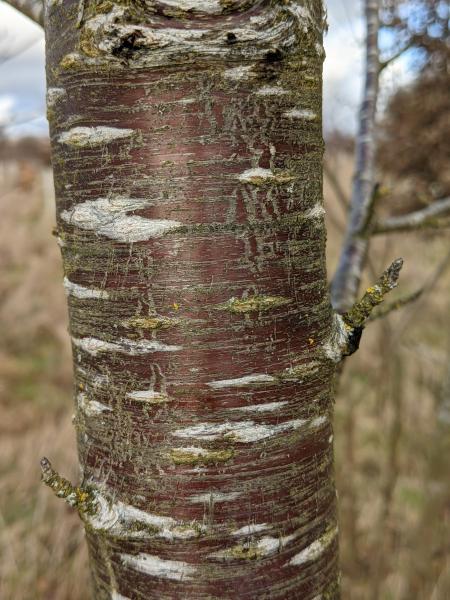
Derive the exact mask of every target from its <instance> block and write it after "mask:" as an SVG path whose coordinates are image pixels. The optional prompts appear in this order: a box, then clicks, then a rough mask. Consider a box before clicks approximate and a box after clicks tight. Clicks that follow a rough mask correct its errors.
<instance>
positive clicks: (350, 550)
mask: <svg viewBox="0 0 450 600" xmlns="http://www.w3.org/2000/svg"><path fill="white" fill-rule="evenodd" d="M336 160H337V161H338V164H337V169H338V172H339V176H340V179H341V181H342V183H343V186H344V187H345V188H348V185H349V182H350V178H351V161H350V159H349V158H348V157H345V156H342V155H339V156H337V157H335V158H334V161H336ZM334 166H335V167H336V165H334ZM2 169H3V168H2ZM11 169H12V172H9V173H6V174H5V173H4V169H3V170H0V190H1V192H0V194H1V195H0V202H1V209H2V219H1V221H0V272H1V279H0V321H1V328H0V433H1V437H0V443H1V448H0V472H1V489H2V495H1V500H0V545H1V553H2V560H1V561H0V598H2V599H5V600H16V599H17V600H41V599H42V600H52V599H55V600H86V598H88V597H89V581H88V567H87V558H86V551H85V547H84V541H83V537H84V536H83V532H82V528H81V526H80V523H79V520H78V518H77V516H76V515H75V514H74V513H73V512H72V511H71V510H70V509H68V508H66V507H65V505H64V504H63V503H62V502H60V501H58V500H57V499H55V498H53V497H52V496H51V494H49V492H48V490H46V489H43V488H42V486H41V484H40V480H39V479H40V477H39V467H38V461H39V458H40V457H41V456H42V455H45V454H48V455H49V456H50V457H51V459H52V461H53V462H54V463H55V464H56V465H57V466H58V468H59V469H60V470H61V472H63V473H64V474H67V476H69V477H71V478H72V479H73V480H75V479H76V478H77V466H76V449H75V440H74V431H73V428H72V425H71V413H72V409H71V404H72V401H71V360H70V349H69V343H68V336H67V332H66V328H67V322H66V308H65V298H64V294H63V290H62V285H61V279H62V275H61V266H60V257H59V251H58V248H57V245H56V243H55V240H54V238H53V237H52V236H51V235H50V234H51V230H52V227H53V220H54V216H53V198H52V191H51V186H50V183H49V174H48V173H47V174H46V175H45V177H44V179H42V177H41V174H40V173H39V172H35V174H34V177H33V179H32V181H31V184H30V183H29V182H28V183H27V185H23V177H22V180H21V179H20V177H18V174H17V173H15V172H14V168H13V167H11ZM20 181H22V184H21V185H20V186H17V182H19V183H20ZM326 198H327V210H328V214H329V220H330V223H329V231H330V234H329V244H328V254H329V263H330V272H332V270H333V267H334V265H335V263H336V260H337V253H338V248H339V241H340V236H341V232H340V231H339V224H341V225H342V224H343V223H344V218H345V215H344V212H343V211H342V209H341V208H340V207H339V206H338V204H337V202H336V200H335V198H334V197H333V194H332V192H331V191H330V189H328V187H326ZM447 251H448V242H447V241H446V240H445V238H444V237H442V235H437V234H433V235H427V234H423V233H422V234H420V235H417V236H406V235H403V236H400V237H398V238H397V239H395V240H387V239H386V238H379V239H377V240H376V242H375V243H374V245H373V252H372V254H371V256H372V259H371V260H372V264H373V270H374V271H375V272H376V273H380V272H381V271H382V270H383V269H384V267H385V266H386V265H387V264H388V263H389V262H390V261H391V260H392V259H393V258H396V257H397V256H403V257H404V258H405V260H406V266H405V269H404V273H403V277H402V293H404V292H408V291H412V290H414V289H416V287H420V286H421V285H422V284H423V282H424V281H426V280H427V278H428V277H429V276H430V273H431V272H432V270H433V269H434V268H435V267H436V266H437V265H438V263H439V261H440V260H442V258H443V256H444V255H445V253H446V252H447ZM449 284H450V269H449V270H448V271H447V273H446V275H445V276H444V277H442V278H441V279H440V281H439V282H438V284H437V285H436V286H435V288H434V290H433V291H432V292H431V293H430V294H429V295H427V296H426V297H425V298H424V299H423V300H422V301H421V302H420V303H419V304H417V305H416V306H413V307H411V308H408V309H405V310H404V311H402V313H400V314H397V315H394V316H392V317H390V318H389V319H388V320H385V321H383V322H381V323H374V324H372V325H371V327H370V329H369V330H368V331H367V332H366V334H365V336H364V339H363V342H362V347H361V350H360V352H359V353H358V354H357V355H356V356H355V357H352V359H351V360H349V362H348V365H346V369H345V373H344V377H343V380H342V382H341V388H340V393H339V397H338V399H337V403H336V435H335V440H336V450H337V480H338V487H339V498H340V511H341V534H342V542H341V558H342V568H343V598H345V599H346V600H366V599H368V600H371V599H373V600H378V599H379V600H385V599H386V600H413V599H420V600H421V599H430V600H443V599H446V598H449V597H450V582H449V577H448V572H449V569H448V567H449V556H450V552H449V542H448V540H449V539H450V488H449V481H448V467H447V466H446V462H447V461H446V458H447V457H448V455H449V450H450V443H449V436H450V428H449V427H448V426H447V427H445V426H444V425H443V424H439V422H438V420H437V413H438V408H439V404H440V402H441V397H442V385H441V384H442V380H443V377H444V375H445V373H446V372H447V371H448V369H449V363H450V361H449V350H450V335H449V327H448V314H449V303H450V302H449V298H450V294H449V287H450V285H449Z"/></svg>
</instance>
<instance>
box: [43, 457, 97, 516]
mask: <svg viewBox="0 0 450 600" xmlns="http://www.w3.org/2000/svg"><path fill="white" fill-rule="evenodd" d="M41 471H42V481H43V482H44V483H45V485H48V487H49V488H51V489H52V490H53V491H54V493H55V494H56V496H58V498H63V499H64V500H65V501H66V502H67V503H68V504H70V506H73V507H74V508H77V509H78V511H79V512H81V513H88V514H94V513H95V512H96V511H97V502H96V500H95V496H94V494H93V493H92V492H91V491H89V490H85V489H83V488H81V487H78V486H74V485H72V484H71V483H70V481H68V480H67V479H65V478H64V477H61V475H59V473H57V472H56V471H55V470H54V469H53V467H52V464H51V462H50V461H49V460H48V458H45V457H44V458H42V459H41Z"/></svg>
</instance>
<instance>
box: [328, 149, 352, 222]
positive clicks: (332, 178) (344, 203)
mask: <svg viewBox="0 0 450 600" xmlns="http://www.w3.org/2000/svg"><path fill="white" fill-rule="evenodd" d="M323 172H324V174H325V176H326V178H327V179H328V181H329V183H330V186H331V188H332V189H333V192H334V194H335V196H336V198H337V200H338V201H339V204H340V205H341V207H342V208H343V210H344V211H345V212H346V213H347V211H348V209H349V207H350V202H349V199H348V198H347V194H346V193H345V191H344V188H343V187H342V186H341V182H340V181H339V179H338V177H337V176H336V172H335V171H334V169H332V168H331V167H330V165H329V164H328V162H327V161H324V163H323Z"/></svg>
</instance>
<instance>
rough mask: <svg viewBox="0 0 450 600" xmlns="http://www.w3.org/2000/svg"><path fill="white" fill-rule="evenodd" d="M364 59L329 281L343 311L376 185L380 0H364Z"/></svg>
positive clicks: (354, 288) (357, 276)
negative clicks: (349, 181)
mask: <svg viewBox="0 0 450 600" xmlns="http://www.w3.org/2000/svg"><path fill="white" fill-rule="evenodd" d="M363 4H364V9H365V15H366V58H365V82H364V92H363V101H362V103H361V109H360V115H359V129H358V135H357V138H356V152H355V154H356V156H355V176H354V179H353V186H352V197H351V201H350V212H349V219H348V223H347V231H346V236H345V239H344V243H343V245H342V249H341V253H340V256H339V262H338V266H337V269H336V273H335V274H334V277H333V281H332V284H331V296H332V301H333V307H334V308H335V309H336V310H337V311H338V312H339V313H343V312H345V311H347V310H349V309H350V307H351V306H352V304H353V303H354V302H355V300H356V298H357V296H358V292H359V287H360V283H361V278H362V274H363V270H364V267H365V264H366V261H367V254H368V251H369V241H370V234H369V231H368V229H369V225H370V221H371V218H372V211H373V203H374V193H375V192H374V188H375V152H376V138H375V134H376V113H377V102H378V93H379V87H380V56H379V47H378V34H379V29H380V15H379V12H380V0H364V2H363Z"/></svg>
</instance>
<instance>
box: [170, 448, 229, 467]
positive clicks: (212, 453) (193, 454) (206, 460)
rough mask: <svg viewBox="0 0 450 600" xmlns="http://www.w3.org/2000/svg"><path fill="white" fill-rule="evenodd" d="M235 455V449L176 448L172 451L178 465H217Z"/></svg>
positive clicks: (171, 456)
mask: <svg viewBox="0 0 450 600" xmlns="http://www.w3.org/2000/svg"><path fill="white" fill-rule="evenodd" d="M233 456H234V451H233V450H201V451H199V450H198V449H183V448H176V449H173V450H172V451H171V453H170V458H171V460H172V462H173V463H174V464H176V465H215V464H219V463H225V462H228V461H229V460H231V459H232V458H233Z"/></svg>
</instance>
